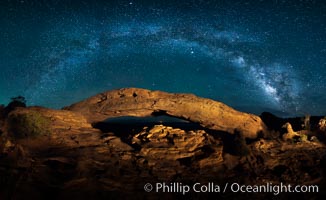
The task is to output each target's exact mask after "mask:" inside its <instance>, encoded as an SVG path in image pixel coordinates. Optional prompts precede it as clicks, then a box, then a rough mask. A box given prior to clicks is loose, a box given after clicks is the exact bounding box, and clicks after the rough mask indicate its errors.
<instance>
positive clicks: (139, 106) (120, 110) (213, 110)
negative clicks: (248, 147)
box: [64, 88, 266, 138]
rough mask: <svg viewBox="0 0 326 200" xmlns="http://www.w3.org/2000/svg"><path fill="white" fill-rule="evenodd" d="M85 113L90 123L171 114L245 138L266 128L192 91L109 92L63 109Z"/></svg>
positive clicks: (257, 120) (135, 89) (252, 119)
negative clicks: (120, 117) (112, 118)
mask: <svg viewBox="0 0 326 200" xmlns="http://www.w3.org/2000/svg"><path fill="white" fill-rule="evenodd" d="M64 109H66V110H70V111H76V112H79V113H81V114H83V115H84V116H85V117H86V118H87V120H88V122H89V123H96V122H100V121H103V120H105V119H107V118H111V117H117V116H137V117H144V116H150V115H153V114H167V115H170V116H174V117H178V118H182V119H186V120H189V121H191V122H195V123H199V124H200V125H201V126H203V127H205V128H207V129H211V130H216V131H224V132H227V133H230V134H233V133H234V132H235V130H236V131H238V132H240V133H241V134H242V135H243V136H244V137H246V138H256V137H257V135H258V134H259V133H262V132H264V131H265V130H266V128H265V125H264V123H263V122H262V120H261V119H260V118H259V117H258V116H255V115H252V114H248V113H243V112H239V111H236V110H234V109H232V108H231V107H229V106H227V105H225V104H223V103H221V102H217V101H213V100H210V99H206V98H200V97H197V96H195V95H192V94H173V93H166V92H161V91H150V90H145V89H138V88H127V89H120V90H113V91H108V92H105V93H101V94H98V95H95V96H93V97H90V98H88V99H86V100H84V101H81V102H79V103H76V104H73V105H71V106H69V107H66V108H64Z"/></svg>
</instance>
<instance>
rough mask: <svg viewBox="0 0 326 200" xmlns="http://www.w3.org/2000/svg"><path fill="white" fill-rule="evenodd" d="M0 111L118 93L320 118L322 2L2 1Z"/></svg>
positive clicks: (324, 53)
mask: <svg viewBox="0 0 326 200" xmlns="http://www.w3.org/2000/svg"><path fill="white" fill-rule="evenodd" d="M0 28H1V29H0V67H1V73H0V104H7V103H8V101H9V100H10V97H14V96H18V95H22V96H25V97H26V100H27V103H28V105H41V106H47V107H51V108H61V107H63V106H66V105H70V104H71V103H74V102H76V101H79V100H82V99H84V98H87V97H89V96H91V95H95V94H97V93H100V92H103V91H107V90H111V89H117V88H122V87H141V88H147V89H153V90H164V91H168V92H185V93H194V94H196V95H199V96H202V97H208V98H212V99H214V100H218V101H222V102H224V103H226V104H227V105H230V106H232V107H234V108H236V109H239V110H242V111H247V112H252V113H256V114H260V113H261V112H263V111H271V112H273V113H275V114H278V115H282V116H296V115H304V114H311V115H325V113H326V95H325V91H326V86H325V85H326V84H325V83H326V2H325V1H322V0H321V1H307V0H306V1H282V0H269V1H264V0H261V1H247V2H246V1H232V0H223V1H209V0H207V1H206V0H202V1H191V0H186V1H179V0H174V1H141V0H130V1H104V0H103V1H96V0H93V1H73V0H71V1H67V0H65V1H63V0H57V1H49V0H43V1H35V0H34V1H29V0H21V1H14V0H2V1H1V2H0Z"/></svg>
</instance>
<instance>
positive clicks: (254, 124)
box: [0, 88, 326, 199]
mask: <svg viewBox="0 0 326 200" xmlns="http://www.w3.org/2000/svg"><path fill="white" fill-rule="evenodd" d="M0 112H1V118H0V125H1V126H0V127H1V135H0V139H1V140H0V178H1V179H0V198H1V199H26V198H27V197H28V199H111V198H122V199H165V198H172V199H175V198H178V199H179V198H185V199H186V198H187V199H202V198H205V197H214V198H221V199H229V198H237V199H247V198H253V199H265V198H278V199H288V198H290V197H305V198H307V199H320V198H323V197H324V196H325V192H324V191H325V185H326V184H325V179H324V176H325V173H326V172H325V169H326V147H325V135H326V123H325V122H326V118H325V117H324V116H320V117H316V116H300V117H297V118H279V117H277V116H275V115H273V114H272V113H267V112H265V113H262V114H261V115H260V116H256V115H253V114H248V113H243V112H239V111H236V110H234V109H233V108H231V107H229V106H227V105H225V104H223V103H221V102H217V101H213V100H210V99H206V98H201V97H198V96H195V95H193V94H181V93H167V92H162V91H151V90H146V89H140V88H124V89H118V90H111V91H107V92H104V93H100V94H98V95H95V96H93V97H90V98H88V99H86V100H84V101H81V102H78V103H75V104H73V105H71V106H67V107H65V108H63V109H61V110H54V109H48V108H45V107H37V106H33V107H26V105H25V102H24V99H23V97H20V98H14V99H13V100H12V101H11V103H9V104H8V105H7V106H2V107H1V110H0ZM196 183H197V185H196V187H197V186H198V188H197V189H195V188H194V187H195V186H194V187H193V188H191V189H190V190H189V191H188V190H186V189H189V188H188V186H193V185H194V184H196ZM148 184H151V186H152V187H149V188H146V187H147V186H148ZM162 184H166V185H165V189H160V188H157V187H158V186H162ZM226 184H229V186H230V184H232V185H231V186H233V187H232V188H231V187H230V188H226V189H227V190H226V191H224V189H225V188H224V186H225V185H226ZM280 184H284V185H291V186H292V187H294V186H296V185H300V186H305V188H304V189H306V190H308V186H317V188H318V191H312V190H310V191H309V192H308V191H306V192H301V193H300V192H290V191H284V190H283V191H281V190H276V189H275V186H277V185H280ZM236 185H246V186H253V187H258V186H262V185H263V186H266V187H265V188H269V190H266V191H264V192H262V191H260V192H257V191H251V192H241V191H240V189H239V188H237V187H236ZM163 188H164V187H163ZM237 189H238V191H235V190H237ZM247 189H248V188H247ZM315 189H316V188H315ZM149 190H150V191H149ZM197 190H200V191H197Z"/></svg>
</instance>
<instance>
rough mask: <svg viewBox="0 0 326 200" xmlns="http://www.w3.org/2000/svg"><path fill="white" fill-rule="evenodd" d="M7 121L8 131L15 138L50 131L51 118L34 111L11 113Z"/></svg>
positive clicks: (38, 134) (34, 135)
mask: <svg viewBox="0 0 326 200" xmlns="http://www.w3.org/2000/svg"><path fill="white" fill-rule="evenodd" d="M7 123H8V130H9V133H10V134H12V136H14V137H15V138H26V137H36V136H40V135H46V134H49V133H50V123H51V120H50V119H49V118H47V117H44V116H43V115H41V114H40V113H38V112H35V111H29V112H27V113H12V114H10V115H9V117H8V121H7Z"/></svg>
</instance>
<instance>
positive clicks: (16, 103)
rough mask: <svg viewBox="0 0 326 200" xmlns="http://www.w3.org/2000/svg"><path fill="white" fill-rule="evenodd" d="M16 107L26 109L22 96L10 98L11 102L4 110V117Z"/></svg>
mask: <svg viewBox="0 0 326 200" xmlns="http://www.w3.org/2000/svg"><path fill="white" fill-rule="evenodd" d="M17 107H24V108H25V107H26V100H25V97H23V96H17V97H12V98H11V102H10V103H9V104H8V105H7V106H6V107H5V109H4V113H3V114H4V116H5V117H6V116H7V115H8V114H9V113H10V112H11V111H13V110H14V109H15V108H17Z"/></svg>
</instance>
